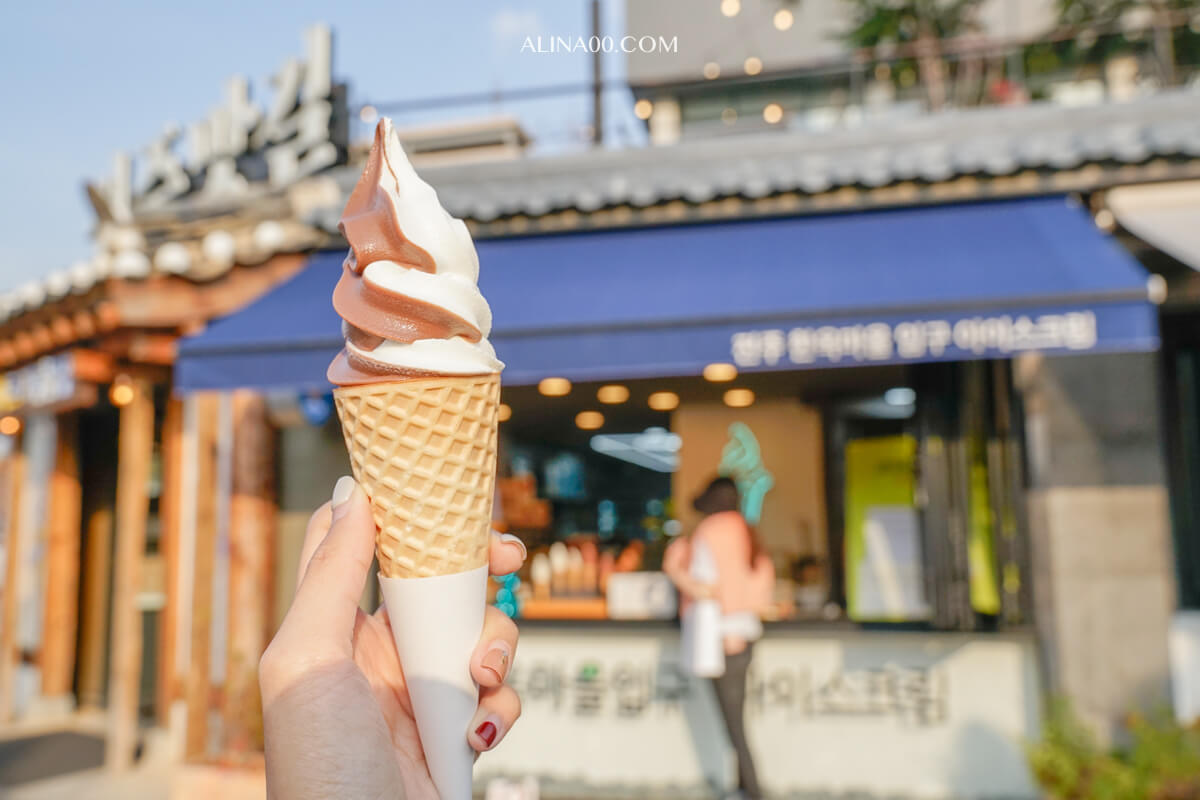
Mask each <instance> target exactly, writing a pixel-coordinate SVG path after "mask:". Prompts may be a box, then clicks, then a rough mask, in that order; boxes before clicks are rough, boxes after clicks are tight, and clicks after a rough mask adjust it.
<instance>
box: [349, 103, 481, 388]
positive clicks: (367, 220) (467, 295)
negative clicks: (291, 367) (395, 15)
mask: <svg viewBox="0 0 1200 800" xmlns="http://www.w3.org/2000/svg"><path fill="white" fill-rule="evenodd" d="M339 227H340V229H341V231H342V233H343V234H344V235H345V237H346V240H347V241H348V242H349V244H350V252H349V253H348V254H347V255H346V260H345V262H343V264H342V276H341V278H340V279H339V280H338V283H337V286H336V288H335V289H334V291H333V306H334V308H335V309H336V310H337V312H338V314H339V315H340V316H341V317H342V333H343V335H344V336H345V338H346V346H345V348H343V350H342V351H341V352H340V353H338V355H337V357H336V358H334V360H333V363H332V364H330V366H329V371H328V373H327V375H328V378H329V381H330V382H331V383H334V384H336V385H339V386H352V385H356V384H363V383H377V382H382V381H394V380H403V379H406V378H425V377H430V376H434V375H484V374H488V373H495V372H499V371H500V370H501V369H503V367H504V365H503V364H502V363H500V361H498V360H497V359H496V353H495V351H494V350H493V349H492V346H491V343H490V342H489V341H488V334H489V333H490V331H491V326H492V312H491V309H489V308H488V304H487V301H486V300H484V299H483V295H482V294H480V292H479V287H478V286H477V283H476V282H477V281H478V278H479V258H478V256H477V255H476V254H475V245H474V243H473V242H472V241H471V235H470V233H469V232H468V231H467V226H466V225H465V224H464V223H463V221H462V220H460V219H455V218H454V217H452V216H450V214H449V213H447V211H446V210H445V209H444V208H443V207H442V205H441V203H440V202H439V201H438V197H437V193H436V192H435V191H434V190H433V187H431V186H430V185H429V184H427V183H425V182H424V181H423V180H421V178H420V177H419V176H418V175H417V173H416V171H415V170H414V169H413V167H412V165H411V164H410V163H409V162H408V159H407V158H406V157H405V155H404V150H403V148H402V147H401V145H400V140H399V138H398V137H397V136H396V132H395V130H394V129H393V127H392V122H391V120H390V119H387V118H386V117H385V118H383V119H381V120H380V121H379V125H378V126H377V127H376V128H375V141H374V143H373V144H372V145H371V154H370V156H369V157H368V158H367V164H366V167H365V169H364V170H363V174H362V177H360V178H359V180H358V184H357V185H356V186H355V187H354V191H353V192H351V194H350V199H349V200H348V201H347V202H346V208H345V209H344V210H343V212H342V219H341V223H340V225H339Z"/></svg>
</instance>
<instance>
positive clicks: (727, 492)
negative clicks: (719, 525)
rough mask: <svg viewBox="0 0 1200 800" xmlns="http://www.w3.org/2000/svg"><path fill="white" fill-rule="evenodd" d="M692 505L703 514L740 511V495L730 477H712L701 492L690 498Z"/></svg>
mask: <svg viewBox="0 0 1200 800" xmlns="http://www.w3.org/2000/svg"><path fill="white" fill-rule="evenodd" d="M692 507H693V508H695V509H696V510H697V511H699V512H700V513H701V514H704V515H705V516H707V515H709V514H719V513H721V512H722V511H740V510H741V507H742V503H741V497H740V496H739V495H738V488H737V484H736V483H734V482H733V479H732V478H724V477H722V478H713V479H712V481H710V482H709V484H708V486H707V487H706V488H705V490H704V491H703V492H701V493H700V494H698V495H696V498H695V499H694V500H692Z"/></svg>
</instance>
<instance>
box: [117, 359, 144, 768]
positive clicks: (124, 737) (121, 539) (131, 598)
mask: <svg viewBox="0 0 1200 800" xmlns="http://www.w3.org/2000/svg"><path fill="white" fill-rule="evenodd" d="M133 389H134V392H133V400H132V401H131V402H130V403H129V404H128V405H126V406H125V407H123V408H122V409H121V423H120V432H119V438H118V445H117V541H116V547H115V548H114V565H113V613H112V616H113V641H112V658H111V664H112V666H111V668H110V670H109V688H108V721H109V725H108V741H107V744H106V747H105V760H106V762H107V764H108V767H109V769H111V770H124V769H128V768H129V767H130V766H132V764H133V755H134V748H135V747H136V746H137V737H138V705H139V703H138V700H139V694H140V692H139V690H140V685H141V676H142V611H141V609H140V608H138V604H137V596H138V593H139V592H140V591H141V587H142V562H143V560H144V558H145V554H146V517H147V515H148V514H149V510H150V502H149V498H148V497H147V495H146V485H147V483H148V482H149V480H150V459H151V457H152V455H153V449H154V397H153V387H152V386H151V385H150V384H149V383H148V382H146V381H143V380H135V381H134V382H133Z"/></svg>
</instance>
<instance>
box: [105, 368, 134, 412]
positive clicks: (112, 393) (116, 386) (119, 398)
mask: <svg viewBox="0 0 1200 800" xmlns="http://www.w3.org/2000/svg"><path fill="white" fill-rule="evenodd" d="M133 395H134V392H133V381H132V380H131V379H130V377H129V376H128V375H118V376H117V377H116V378H115V379H114V380H113V383H112V386H110V387H109V389H108V400H109V402H110V403H112V404H113V405H114V406H116V407H117V408H120V407H122V406H127V405H129V404H130V403H132V402H133Z"/></svg>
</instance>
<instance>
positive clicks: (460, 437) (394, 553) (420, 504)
mask: <svg viewBox="0 0 1200 800" xmlns="http://www.w3.org/2000/svg"><path fill="white" fill-rule="evenodd" d="M333 398H334V402H335V403H336V405H337V410H338V417H339V418H340V419H341V421H342V432H343V433H344V434H345V437H346V450H347V451H348V452H349V454H350V465H351V467H352V469H353V470H354V478H355V480H357V481H358V483H359V485H361V486H362V487H363V490H364V491H365V492H366V493H367V497H369V498H370V500H371V509H372V511H373V513H374V516H375V525H376V527H377V528H378V532H377V534H376V540H375V552H376V555H377V556H378V558H379V571H380V573H381V574H383V575H384V576H386V577H389V578H427V577H432V576H435V575H452V574H454V573H458V572H466V571H467V570H471V569H476V568H478V567H482V566H483V565H484V564H486V563H487V556H488V538H489V536H490V534H491V528H492V499H493V487H494V485H495V479H496V412H497V408H498V407H499V404H500V376H499V374H494V375H473V376H468V377H458V376H449V375H446V376H438V377H436V378H421V379H413V380H398V381H389V382H386V383H371V384H363V385H359V386H343V387H339V388H337V389H335V390H334V392H333Z"/></svg>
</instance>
